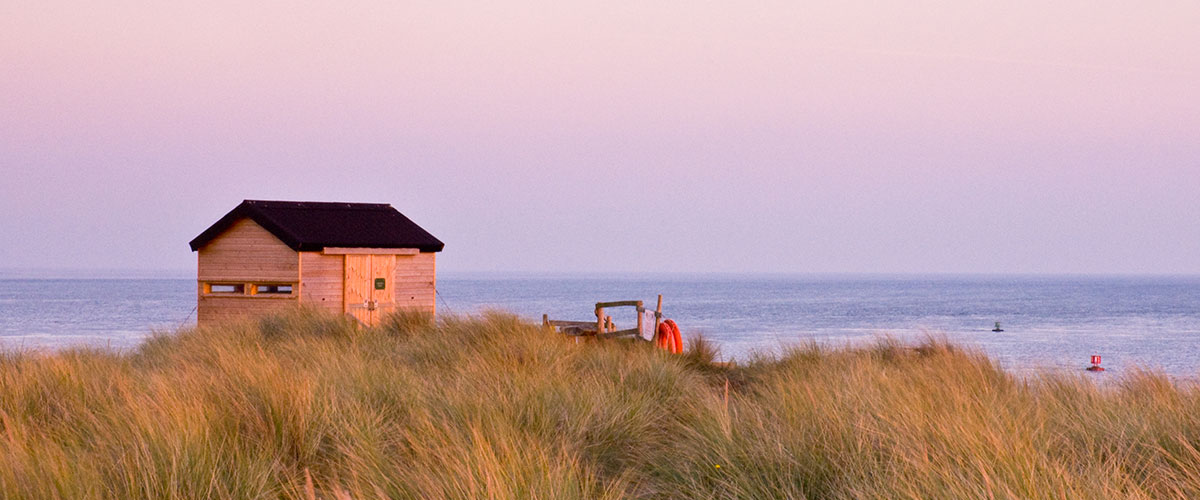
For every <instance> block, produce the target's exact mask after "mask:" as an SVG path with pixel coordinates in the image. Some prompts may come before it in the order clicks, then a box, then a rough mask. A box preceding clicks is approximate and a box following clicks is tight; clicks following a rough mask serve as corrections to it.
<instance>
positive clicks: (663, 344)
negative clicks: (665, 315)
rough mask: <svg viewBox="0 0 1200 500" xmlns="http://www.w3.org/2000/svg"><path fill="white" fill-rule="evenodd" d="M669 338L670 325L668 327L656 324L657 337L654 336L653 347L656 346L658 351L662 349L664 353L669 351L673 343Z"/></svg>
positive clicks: (663, 324)
mask: <svg viewBox="0 0 1200 500" xmlns="http://www.w3.org/2000/svg"><path fill="white" fill-rule="evenodd" d="M671 337H672V334H671V325H668V324H666V323H659V324H658V335H655V336H654V345H656V346H658V348H659V349H662V350H664V351H670V350H671V344H672V343H673V341H672V340H671Z"/></svg>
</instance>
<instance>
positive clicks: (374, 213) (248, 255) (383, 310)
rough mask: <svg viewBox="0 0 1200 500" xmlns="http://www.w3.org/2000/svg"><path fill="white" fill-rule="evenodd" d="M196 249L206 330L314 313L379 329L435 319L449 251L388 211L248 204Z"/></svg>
mask: <svg viewBox="0 0 1200 500" xmlns="http://www.w3.org/2000/svg"><path fill="white" fill-rule="evenodd" d="M191 247H192V251H194V252H197V254H198V257H197V260H198V264H197V273H196V286H197V304H196V309H197V321H198V322H199V324H202V325H203V324H206V323H211V322H214V321H219V320H222V319H226V318H235V317H245V316H250V315H257V314H262V313H267V312H271V311H276V310H279V309H282V308H285V307H288V306H289V305H293V304H311V305H315V306H318V307H321V308H325V309H328V310H330V311H335V312H340V313H345V314H349V315H351V316H353V317H354V318H356V319H358V320H359V321H360V322H362V323H363V324H366V325H372V324H375V323H377V322H378V321H379V320H380V319H381V318H382V317H383V316H384V315H386V314H387V313H390V312H392V311H395V310H397V309H412V310H418V311H425V312H429V313H431V314H432V313H433V312H434V311H435V304H434V296H435V295H434V294H435V293H436V286H437V278H436V266H435V255H436V254H437V252H440V251H442V248H443V247H444V245H443V243H442V242H441V241H439V240H438V239H437V238H435V237H434V236H433V235H431V234H429V233H428V232H427V231H425V230H424V229H422V228H421V227H420V226H418V225H417V224H416V223H414V222H413V221H411V220H409V219H408V218H407V217H405V216H404V215H403V214H401V213H400V212H398V211H396V209H395V208H392V206H391V205H388V204H376V203H325V202H307V201H305V202H296V201H262V200H245V201H243V202H242V203H241V204H240V205H238V206H237V207H236V208H234V209H233V210H232V211H230V212H229V213H228V214H225V216H224V217H222V218H221V219H220V220H218V221H217V222H216V223H215V224H213V225H212V226H211V227H209V228H208V229H206V230H205V231H204V232H203V233H200V235H199V236H197V237H196V238H195V239H193V240H192V241H191Z"/></svg>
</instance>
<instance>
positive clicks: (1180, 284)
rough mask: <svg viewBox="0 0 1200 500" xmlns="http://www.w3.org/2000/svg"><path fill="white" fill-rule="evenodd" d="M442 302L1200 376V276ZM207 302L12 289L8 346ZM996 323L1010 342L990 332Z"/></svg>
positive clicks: (91, 338) (683, 286) (3, 304)
mask: <svg viewBox="0 0 1200 500" xmlns="http://www.w3.org/2000/svg"><path fill="white" fill-rule="evenodd" d="M438 293H439V297H438V307H439V311H441V312H447V311H448V312H452V313H460V314H462V313H476V312H479V311H482V310H485V309H500V310H505V311H511V312H514V313H517V314H520V315H522V316H525V317H528V318H530V319H531V320H536V321H540V319H541V315H542V314H543V313H547V314H549V315H550V317H551V318H553V319H574V320H591V319H594V316H593V314H592V307H593V304H594V303H595V302H597V301H612V300H638V299H640V300H644V301H646V303H647V304H650V305H652V304H653V302H654V299H655V297H656V296H657V295H658V294H662V295H663V296H664V311H665V313H666V316H667V317H670V318H673V319H675V320H676V321H677V322H678V323H679V324H680V326H681V327H682V329H683V331H684V335H685V337H686V336H689V335H695V334H697V333H702V334H704V335H705V336H707V337H709V338H711V339H713V340H715V341H717V343H718V344H719V345H720V346H721V348H722V351H723V353H724V354H725V357H727V358H728V357H733V358H738V357H744V356H746V355H747V354H749V353H751V352H755V351H761V352H776V351H778V350H779V349H781V348H782V347H785V346H788V345H792V344H796V343H799V342H804V341H807V340H810V339H815V340H818V341H822V342H829V343H834V344H840V343H846V342H861V341H869V340H871V339H873V338H875V337H877V336H881V335H888V336H892V337H895V338H898V339H901V340H919V339H921V338H923V337H925V336H927V335H931V334H932V335H935V336H941V337H945V338H948V339H950V340H952V341H954V342H957V343H960V344H965V345H970V346H976V347H979V348H981V349H983V350H984V351H986V352H987V353H988V354H990V355H991V356H993V357H994V358H996V359H997V360H999V361H1000V363H1001V364H1003V365H1004V366H1006V367H1008V368H1010V369H1013V370H1017V371H1026V370H1032V369H1041V368H1063V369H1070V370H1078V369H1081V368H1082V367H1084V366H1085V365H1086V363H1087V360H1088V356H1089V355H1091V354H1100V355H1102V356H1103V357H1104V361H1103V365H1104V366H1105V367H1107V368H1108V369H1109V371H1108V372H1107V373H1108V374H1113V373H1120V372H1122V371H1127V370H1128V369H1129V368H1130V367H1132V366H1143V367H1149V368H1161V369H1163V370H1165V371H1167V372H1168V373H1171V374H1173V375H1176V376H1181V377H1194V376H1196V375H1197V374H1200V277H991V276H966V277H954V276H929V277H919V276H879V277H865V276H761V275H696V276H688V275H647V276H630V275H622V276H583V275H557V276H552V275H536V276H534V275H526V276H501V275H448V276H442V277H440V278H439V281H438ZM195 300H196V299H195V281H194V280H191V279H0V345H3V346H5V347H9V348H13V347H17V348H56V347H62V346H70V345H80V344H83V345H93V346H108V347H112V348H118V349H127V348H131V347H134V346H136V345H137V344H138V343H139V342H140V341H141V339H143V338H144V337H145V336H146V335H148V334H150V333H151V331H154V330H158V331H171V330H173V329H176V328H178V327H180V326H186V325H189V324H193V323H194V321H195V314H194V312H193V308H194V306H195ZM631 311H632V310H631V309H625V310H623V311H622V310H620V309H618V310H613V315H614V320H615V321H616V322H617V324H618V326H620V327H622V328H625V327H631V326H632V323H633V321H634V315H633V313H632V312H631ZM996 321H999V322H1000V323H1001V325H1002V327H1003V328H1004V330H1005V331H1004V332H1003V333H994V332H992V331H991V330H992V328H993V323H994V322H996Z"/></svg>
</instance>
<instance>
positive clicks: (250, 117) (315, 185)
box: [0, 1, 1200, 273]
mask: <svg viewBox="0 0 1200 500" xmlns="http://www.w3.org/2000/svg"><path fill="white" fill-rule="evenodd" d="M1047 3H1053V4H1054V5H1047ZM946 4H949V5H946ZM1101 4H1102V5H1101ZM1197 27H1200V4H1198V3H1196V2H1191V1H1188V2H1140V3H1134V2H1119V3H1116V2H1113V3H1109V2H1004V3H995V2H988V3H983V2H894V3H893V4H892V5H876V2H825V3H803V2H759V3H756V6H747V5H745V2H727V3H705V2H636V3H630V4H628V5H616V4H615V3H613V2H550V1H547V2H524V3H519V4H518V3H500V2H477V3H475V2H471V3H467V2H442V1H439V2H411V3H401V2H380V3H377V4H369V3H366V2H361V3H353V4H351V3H346V2H336V3H329V4H326V5H323V6H316V7H308V6H306V7H296V6H294V5H293V4H292V3H288V2H278V3H263V4H258V5H256V6H248V5H245V2H204V3H197V4H195V5H191V6H179V5H176V4H175V3H174V2H146V3H140V2H108V3H97V4H84V5H79V4H77V3H62V4H56V3H54V2H44V1H37V2H22V1H17V2H12V1H8V2H4V3H2V4H0V168H2V169H3V170H2V178H0V212H2V213H3V214H4V215H3V216H0V240H3V241H4V244H3V245H0V267H16V268H28V267H85V268H99V267H109V268H112V267H116V268H174V269H189V268H190V267H191V266H193V265H194V255H192V254H191V253H190V252H189V251H188V248H187V244H186V243H187V241H188V240H190V239H191V238H192V237H193V236H195V235H196V234H197V233H199V232H200V231H201V230H203V229H204V228H205V227H207V225H208V224H210V223H211V222H213V221H215V220H216V219H217V218H218V217H220V216H221V215H222V214H224V213H225V212H226V211H227V210H229V209H231V208H232V207H233V206H234V205H236V204H237V202H239V201H240V200H242V199H243V198H262V199H303V200H343V201H372V202H388V203H392V204H393V205H395V206H396V207H397V208H398V209H399V210H401V211H402V212H404V213H405V214H407V215H409V216H410V217H412V218H413V219H414V220H416V221H417V222H418V223H420V224H422V225H423V226H425V227H426V228H427V229H429V230H430V231H431V232H433V233H434V234H435V235H437V236H438V237H440V238H441V239H443V240H444V241H446V243H447V247H446V252H445V253H443V254H442V256H441V260H440V261H439V264H440V268H441V269H442V270H444V271H467V270H497V271H508V270H516V271H585V270H590V271H651V270H660V271H767V272H985V273H991V272H998V273H1003V272H1044V273H1131V272H1132V273H1139V272H1154V273H1200V195H1198V194H1197V193H1200V29H1198V28H1197Z"/></svg>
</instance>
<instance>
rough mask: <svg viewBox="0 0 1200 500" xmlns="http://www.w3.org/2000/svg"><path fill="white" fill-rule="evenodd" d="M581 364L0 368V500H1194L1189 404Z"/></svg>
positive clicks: (525, 353)
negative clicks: (429, 499)
mask: <svg viewBox="0 0 1200 500" xmlns="http://www.w3.org/2000/svg"><path fill="white" fill-rule="evenodd" d="M713 359H714V353H713V349H712V346H711V344H708V343H705V342H703V341H700V342H696V341H693V343H692V344H691V345H690V350H689V352H688V353H687V354H685V355H683V356H671V355H667V354H665V353H663V352H661V351H657V350H655V349H653V348H652V347H651V346H649V345H642V344H638V345H632V344H628V343H621V342H604V343H581V344H576V343H575V342H573V341H571V340H568V339H564V338H561V337H558V336H555V335H552V334H549V333H547V332H545V331H543V330H542V329H540V328H539V327H536V326H533V325H529V324H526V323H523V322H521V321H520V320H518V319H517V318H515V317H513V316H510V315H505V314H485V315H482V316H479V317H443V318H439V320H438V321H437V322H432V321H430V320H428V318H424V317H420V316H396V317H393V318H390V319H389V321H387V322H386V324H385V325H384V326H381V327H379V328H374V329H357V328H354V327H353V326H352V325H350V324H348V323H347V322H345V321H344V320H342V319H340V318H337V317H334V316H329V315H324V314H322V313H318V312H315V311H312V310H297V311H293V312H290V313H288V314H283V315H279V316H273V317H270V318H267V319H263V320H261V321H257V322H245V323H240V324H229V325H225V326H222V327H217V328H199V329H193V330H185V331H181V332H178V333H173V334H170V335H162V336H158V337H156V338H154V339H152V340H150V341H148V342H146V343H145V345H143V346H142V347H141V348H140V349H138V350H137V351H135V352H132V353H126V354H114V353H110V352H105V351H100V350H86V349H78V350H69V351H64V352H59V353H55V354H34V353H7V354H3V355H0V498H5V499H22V498H28V499H48V498H71V499H74V498H83V499H86V498H120V499H124V498H180V499H192V498H229V499H243V498H272V499H273V498H299V499H311V498H328V499H343V498H463V499H476V498H498V499H525V498H542V499H571V498H601V499H603V498H913V499H924V498H947V499H966V498H1035V499H1036V498H1085V499H1086V498H1096V499H1112V498H1198V497H1200V391H1198V390H1197V389H1196V388H1194V387H1191V386H1179V385H1176V384H1174V383H1172V381H1171V380H1170V379H1168V378H1167V377H1165V376H1163V375H1161V374H1157V373H1148V372H1138V373H1133V374H1129V375H1126V376H1124V377H1123V378H1122V379H1121V380H1120V381H1119V382H1118V383H1117V384H1113V385H1110V386H1106V387H1098V386H1096V385H1094V384H1093V383H1091V382H1090V381H1089V380H1088V379H1087V378H1086V377H1085V376H1083V375H1077V374H1056V375H1043V376H1040V377H1036V378H1032V379H1020V378H1016V377H1014V376H1012V375H1009V374H1007V373H1005V372H1004V371H1002V370H1000V369H999V368H998V367H997V366H996V365H995V364H994V363H993V362H991V361H989V360H988V359H987V358H986V357H985V356H983V355H981V354H979V353H977V352H973V351H969V350H962V349H959V348H956V347H954V346H952V345H949V344H947V343H945V342H938V341H929V342H926V343H924V344H922V345H919V346H902V345H899V344H896V343H894V342H890V341H886V340H882V341H879V342H878V343H876V344H875V345H871V346H865V347H857V348H850V347H846V348H830V347H827V346H821V345H816V344H813V345H807V346H803V347H800V348H796V349H793V350H791V351H788V352H786V353H785V354H784V355H782V356H779V357H774V358H762V359H757V360H751V361H750V362H743V363H742V364H740V365H739V366H737V367H727V366H722V365H719V364H717V363H714V362H713Z"/></svg>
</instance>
